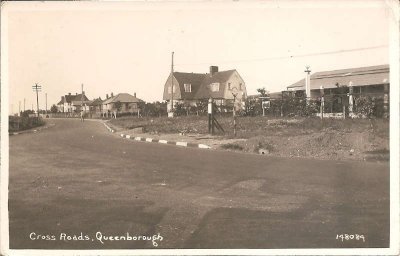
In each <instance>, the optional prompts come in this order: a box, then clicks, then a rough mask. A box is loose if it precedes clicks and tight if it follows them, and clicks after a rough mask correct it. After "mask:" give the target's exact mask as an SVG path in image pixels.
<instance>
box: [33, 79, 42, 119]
mask: <svg viewBox="0 0 400 256" xmlns="http://www.w3.org/2000/svg"><path fill="white" fill-rule="evenodd" d="M32 89H33V90H34V91H36V105H37V117H38V118H39V92H40V91H41V90H42V86H41V85H38V84H37V83H36V84H35V85H34V86H32ZM32 109H33V107H32Z"/></svg>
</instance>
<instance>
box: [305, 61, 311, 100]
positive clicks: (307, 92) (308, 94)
mask: <svg viewBox="0 0 400 256" xmlns="http://www.w3.org/2000/svg"><path fill="white" fill-rule="evenodd" d="M304 72H305V73H307V74H306V102H307V104H308V103H309V102H310V97H311V89H310V72H311V70H310V66H306V70H304Z"/></svg>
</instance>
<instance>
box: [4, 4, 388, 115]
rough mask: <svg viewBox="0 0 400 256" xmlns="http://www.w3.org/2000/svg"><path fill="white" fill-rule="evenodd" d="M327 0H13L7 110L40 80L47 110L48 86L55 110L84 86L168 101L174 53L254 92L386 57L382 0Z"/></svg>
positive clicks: (181, 64)
mask: <svg viewBox="0 0 400 256" xmlns="http://www.w3.org/2000/svg"><path fill="white" fill-rule="evenodd" d="M320 2H321V1H320ZM320 2H319V3H318V2H317V1H297V2H296V3H294V2H293V1H263V2H259V1H258V2H247V3H244V2H239V1H222V2H192V3H188V2H183V3H182V2H174V3H163V2H146V3H143V2H142V3H137V2H136V3H134V2H58V3H54V2H36V3H20V2H16V3H15V2H11V3H10V2H7V3H6V5H5V6H4V5H3V6H2V15H3V14H4V13H5V12H6V14H7V17H6V18H5V19H6V23H5V24H4V22H2V23H3V24H2V26H4V27H5V28H6V29H5V30H4V29H2V41H3V40H7V46H8V49H7V55H8V62H7V63H6V65H8V66H7V68H8V69H7V70H8V72H7V78H8V79H7V80H8V83H7V84H8V88H9V105H10V106H9V108H10V111H9V112H14V113H15V112H17V111H18V108H19V104H21V109H22V108H23V106H22V104H23V101H24V98H25V100H26V106H25V108H26V109H30V108H31V107H32V104H34V108H35V109H36V95H35V93H34V92H33V91H32V86H33V85H34V84H35V83H38V84H39V85H41V86H42V91H41V92H40V94H39V105H40V109H44V108H45V94H46V93H47V106H48V109H50V106H51V105H52V104H56V103H57V102H58V101H60V99H61V96H63V95H66V94H68V93H72V94H75V93H77V92H78V93H80V91H81V84H83V86H84V91H85V93H86V95H87V96H88V98H89V99H94V98H97V97H101V98H102V99H104V98H105V95H106V94H110V93H111V92H113V93H114V95H115V94H117V93H130V94H133V93H135V92H136V94H137V97H139V98H141V99H143V100H145V101H150V102H152V101H161V100H162V94H163V88H164V84H165V81H166V80H167V77H168V75H169V73H170V72H171V52H172V51H173V52H174V63H175V66H174V70H175V71H180V72H198V73H208V72H209V66H211V65H215V66H218V67H219V70H220V71H222V70H229V69H236V70H237V71H238V72H239V74H240V75H241V76H242V78H243V79H244V81H245V83H246V87H247V93H248V95H252V94H256V93H257V91H256V90H257V88H262V87H265V88H266V89H267V90H268V91H270V92H277V91H282V90H285V88H286V86H288V85H290V84H292V83H295V82H296V81H298V80H300V79H302V78H304V76H305V73H304V70H305V66H310V69H311V70H312V72H318V71H326V70H334V69H342V68H352V67H362V66H372V65H382V64H388V63H389V47H388V45H389V14H388V13H389V12H390V10H389V9H388V8H387V7H386V5H385V2H384V1H378V0H375V1H342V2H341V5H340V6H339V5H338V4H337V1H336V2H335V1H326V2H325V1H323V2H324V4H321V3H320ZM344 2H346V4H342V3H344ZM4 38H5V39H4ZM2 43H3V42H2ZM2 50H3V49H2ZM20 102H21V103H20Z"/></svg>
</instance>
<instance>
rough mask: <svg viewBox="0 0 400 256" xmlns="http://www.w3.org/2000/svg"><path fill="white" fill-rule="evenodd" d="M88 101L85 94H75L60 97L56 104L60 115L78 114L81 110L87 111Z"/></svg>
mask: <svg viewBox="0 0 400 256" xmlns="http://www.w3.org/2000/svg"><path fill="white" fill-rule="evenodd" d="M89 103H90V101H89V99H88V98H87V97H86V95H85V92H83V93H82V94H78V93H76V94H75V95H72V94H71V93H68V95H65V96H61V100H60V101H59V102H58V103H57V109H58V112H62V113H74V112H80V111H81V110H82V109H83V110H84V111H89Z"/></svg>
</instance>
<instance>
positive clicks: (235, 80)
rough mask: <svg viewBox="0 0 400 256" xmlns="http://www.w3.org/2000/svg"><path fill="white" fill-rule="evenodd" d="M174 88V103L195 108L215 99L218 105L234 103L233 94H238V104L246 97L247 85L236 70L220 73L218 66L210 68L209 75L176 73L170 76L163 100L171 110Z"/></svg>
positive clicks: (166, 83)
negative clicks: (200, 102) (202, 102)
mask: <svg viewBox="0 0 400 256" xmlns="http://www.w3.org/2000/svg"><path fill="white" fill-rule="evenodd" d="M172 81H173V84H174V87H173V103H174V105H175V104H176V103H185V104H188V105H192V106H195V105H196V104H197V103H198V101H200V100H208V99H209V98H213V99H214V101H215V103H216V104H217V105H227V104H229V103H233V98H234V97H233V94H232V93H235V94H237V96H236V97H237V98H236V99H237V104H240V103H241V102H242V101H243V100H244V99H245V98H246V97H247V92H246V85H245V82H244V80H243V79H242V77H241V76H240V75H239V73H238V71H237V70H236V69H234V70H226V71H218V67H217V66H211V67H210V73H209V74H201V73H183V72H174V73H173V75H171V74H170V75H169V77H168V79H167V81H166V82H165V85H164V94H163V100H165V101H167V102H168V103H169V104H168V105H167V106H168V111H169V110H170V108H171V104H170V103H171V96H172Z"/></svg>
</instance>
